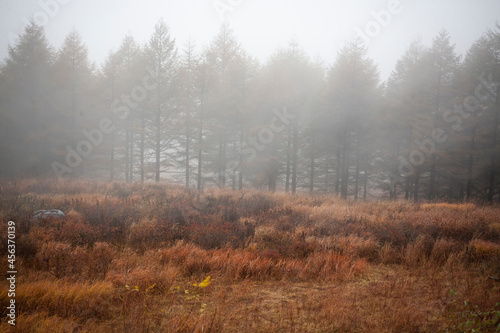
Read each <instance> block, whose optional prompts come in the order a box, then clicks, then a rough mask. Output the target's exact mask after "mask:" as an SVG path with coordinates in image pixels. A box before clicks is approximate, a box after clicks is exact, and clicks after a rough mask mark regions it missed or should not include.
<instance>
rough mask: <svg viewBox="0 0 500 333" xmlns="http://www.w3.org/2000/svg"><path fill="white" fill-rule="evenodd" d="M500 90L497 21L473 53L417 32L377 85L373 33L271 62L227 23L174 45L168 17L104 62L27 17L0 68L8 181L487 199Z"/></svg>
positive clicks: (2, 169)
mask: <svg viewBox="0 0 500 333" xmlns="http://www.w3.org/2000/svg"><path fill="white" fill-rule="evenodd" d="M499 80H500V28H499V27H498V26H496V27H492V29H491V30H490V31H486V32H484V35H483V36H482V37H480V38H479V39H477V41H476V42H474V43H473V45H471V46H470V48H469V50H468V51H467V53H466V54H458V53H457V52H456V51H455V46H454V43H453V36H450V34H449V33H448V32H447V31H446V30H441V31H439V32H436V35H435V37H434V39H433V41H432V44H431V45H424V44H423V43H422V42H421V40H420V39H419V38H415V39H414V40H413V41H412V42H411V45H410V46H409V48H408V49H407V50H406V52H405V53H404V54H403V55H402V56H401V58H400V59H399V61H398V62H397V64H396V66H395V68H394V69H393V70H392V72H391V74H390V76H389V78H388V79H387V81H386V82H381V80H380V78H379V74H378V69H377V63H376V59H375V60H372V59H370V58H369V57H368V56H367V54H366V47H365V46H364V44H363V40H362V39H355V40H352V41H350V42H347V43H345V45H343V46H342V47H341V48H340V51H339V52H338V55H337V57H336V58H335V59H328V63H323V62H321V61H315V60H312V59H310V58H309V57H308V56H307V55H306V53H305V52H304V51H303V49H302V48H301V45H300V44H299V43H298V42H296V41H295V40H291V41H290V42H289V43H288V46H286V47H284V48H281V49H277V50H276V51H275V52H274V54H273V55H272V56H271V57H270V58H269V59H268V60H267V61H266V62H265V63H260V62H259V61H257V60H256V58H253V57H252V55H251V54H248V53H247V52H245V50H244V49H242V47H241V46H240V44H239V42H238V40H237V38H236V37H235V35H234V33H233V31H232V29H231V27H230V26H229V25H228V24H223V25H222V26H221V27H220V30H219V32H218V34H217V35H216V36H214V37H213V39H212V41H211V42H210V43H209V44H208V45H201V46H199V45H195V42H194V41H193V42H190V43H188V44H186V45H177V44H176V40H175V36H172V35H171V33H170V32H169V28H168V26H167V24H166V23H165V22H164V21H163V20H160V21H159V22H158V23H157V24H156V26H155V28H154V31H153V33H152V35H151V36H150V39H149V42H147V43H146V44H144V45H140V44H138V43H137V42H136V41H135V40H134V39H133V38H132V37H131V36H126V37H124V39H123V41H122V43H121V46H120V47H119V48H118V49H117V50H113V51H109V55H108V57H107V59H106V60H105V61H104V63H102V64H95V63H94V62H93V61H92V60H91V59H89V57H88V50H87V48H86V44H85V41H84V40H82V38H81V36H80V34H79V32H78V31H76V30H73V31H71V32H70V33H69V34H68V35H67V36H66V38H65V40H64V42H63V44H62V45H61V47H60V48H59V49H54V47H52V46H51V45H50V43H49V41H48V40H47V38H46V37H45V33H44V29H43V27H41V26H39V25H37V24H36V23H34V22H33V21H32V22H31V23H30V24H29V25H27V26H26V27H25V30H24V32H23V33H22V34H21V35H20V36H19V38H18V40H17V42H16V43H15V44H13V45H10V46H9V51H8V57H7V58H6V59H4V61H3V63H2V64H1V67H0V127H1V128H0V133H1V141H0V152H1V153H0V154H1V156H2V158H1V161H0V176H1V177H7V178H10V177H22V176H44V177H58V178H59V179H66V178H97V179H103V180H111V181H113V180H123V181H127V182H136V181H140V182H146V181H156V182H159V181H166V182H169V183H176V184H182V185H183V186H186V187H189V188H197V189H203V188H211V187H220V188H224V187H228V188H232V189H243V188H251V189H262V190H269V191H286V192H291V193H295V192H296V191H311V192H325V193H335V194H337V195H340V196H341V197H342V198H354V199H371V198H384V197H385V198H406V199H412V200H419V199H429V200H430V199H452V200H456V199H480V200H485V201H486V200H487V201H490V202H491V201H495V200H500V167H498V164H499V163H500V147H499V145H498V142H497V141H498V123H499V119H498V118H499V112H500V101H499V98H498V94H497V93H496V90H497V85H496V82H497V81H499Z"/></svg>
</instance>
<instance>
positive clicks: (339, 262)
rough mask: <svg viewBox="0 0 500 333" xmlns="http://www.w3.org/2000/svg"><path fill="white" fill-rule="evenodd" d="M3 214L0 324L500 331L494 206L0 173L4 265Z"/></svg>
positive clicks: (498, 231) (5, 327)
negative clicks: (11, 293)
mask: <svg viewBox="0 0 500 333" xmlns="http://www.w3.org/2000/svg"><path fill="white" fill-rule="evenodd" d="M51 208H56V209H61V210H62V211H64V212H65V213H66V217H65V218H61V219H57V220H41V221H34V220H32V219H30V217H31V215H32V214H33V212H34V211H35V210H38V209H51ZM9 220H13V221H15V222H16V267H17V270H18V275H17V280H16V306H17V310H18V313H17V315H18V316H17V318H16V326H15V330H14V328H13V327H11V325H9V324H8V323H7V316H6V315H7V310H6V307H7V305H8V302H9V299H10V298H9V297H8V293H7V289H8V284H7V281H6V279H2V281H1V282H0V286H1V290H0V303H1V308H2V320H1V322H0V331H1V332H9V331H10V330H12V331H13V332H14V331H16V332H106V333H109V332H266V333H269V332H499V331H500V282H498V281H496V280H495V278H498V277H500V207H499V206H486V205H481V204H477V203H453V204H450V203H419V204H414V203H409V202H403V201H392V202H390V201H380V202H353V201H343V200H340V199H338V198H337V197H334V196H331V195H314V196H310V195H293V196H292V195H288V194H283V193H276V194H271V193H263V192H253V191H243V192H236V191H230V190H205V191H204V192H202V193H198V192H189V191H186V190H184V189H181V188H178V187H172V186H166V185H152V184H148V185H141V184H130V185H128V184H123V183H103V182H95V181H83V180H81V181H68V182H57V181H51V180H32V179H28V180H20V181H15V182H14V181H2V182H0V222H1V223H0V224H1V226H0V229H1V233H0V235H1V245H0V249H1V263H2V265H1V267H2V269H3V270H4V271H5V272H6V271H7V270H8V269H7V265H8V263H7V222H8V221H9Z"/></svg>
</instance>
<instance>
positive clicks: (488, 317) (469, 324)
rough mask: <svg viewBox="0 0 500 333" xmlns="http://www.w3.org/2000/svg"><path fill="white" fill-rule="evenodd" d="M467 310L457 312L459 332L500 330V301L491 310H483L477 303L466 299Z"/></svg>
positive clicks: (472, 332)
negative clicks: (471, 302)
mask: <svg viewBox="0 0 500 333" xmlns="http://www.w3.org/2000/svg"><path fill="white" fill-rule="evenodd" d="M464 306H465V310H464V311H462V312H459V313H457V315H458V316H459V318H460V321H461V322H460V324H458V326H457V327H456V329H457V331H458V332H471V333H474V332H500V302H499V303H497V304H495V306H494V307H493V309H491V310H489V311H481V310H480V309H479V307H478V306H477V305H472V304H469V303H468V302H467V301H464Z"/></svg>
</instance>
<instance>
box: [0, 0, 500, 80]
mask: <svg viewBox="0 0 500 333" xmlns="http://www.w3.org/2000/svg"><path fill="white" fill-rule="evenodd" d="M216 8H219V12H218V11H217V9H216ZM224 9H226V11H225V12H224V13H223V15H220V14H221V11H223V10H224ZM390 10H391V11H392V12H393V14H391V15H390V17H388V16H387V15H384V13H387V12H389V13H390ZM381 11H382V12H381ZM374 13H379V14H380V17H379V20H380V21H381V23H377V20H376V18H375V16H376V15H374ZM32 16H34V18H35V19H36V20H38V22H40V23H42V24H43V25H44V26H45V29H46V33H47V37H48V39H49V41H50V42H51V44H52V45H53V46H54V47H56V48H58V47H59V46H60V45H61V42H62V41H63V39H64V37H65V36H66V35H67V34H68V33H69V32H70V31H71V29H72V28H76V30H78V31H79V32H80V33H81V34H82V36H83V39H84V41H85V43H86V44H87V47H88V49H89V55H90V58H91V60H93V61H95V62H96V64H97V65H101V64H102V62H103V60H104V59H105V57H106V56H107V54H108V52H109V51H110V50H116V49H117V48H118V46H119V45H120V43H121V41H122V39H123V37H125V35H127V34H131V35H132V36H134V37H135V38H136V40H137V41H138V42H140V43H145V42H147V40H148V39H149V37H150V36H151V34H152V32H153V28H154V25H155V23H156V22H157V21H158V20H159V19H160V17H163V18H164V19H165V21H166V23H167V25H168V26H169V27H170V30H171V34H172V36H173V37H174V38H176V40H177V46H178V48H179V49H182V48H183V47H184V45H185V44H186V42H187V41H188V40H189V39H191V40H193V41H194V42H195V43H196V45H197V46H198V47H199V48H201V47H203V46H205V45H207V44H208V43H209V42H210V40H211V39H212V38H213V37H214V36H215V35H216V33H217V31H218V29H219V26H220V25H221V24H222V22H223V19H226V20H227V21H228V22H229V23H230V25H231V27H232V28H233V30H234V32H235V34H236V36H237V37H238V40H239V41H240V42H241V45H242V47H243V48H244V49H245V50H246V51H247V52H248V53H249V54H251V55H253V56H255V57H257V58H258V59H259V60H261V61H262V62H265V61H266V59H267V58H268V57H269V56H270V55H271V54H272V53H273V52H274V51H275V50H276V48H277V47H283V46H286V45H287V44H288V42H289V41H290V39H291V38H295V39H297V40H298V41H299V43H300V44H301V45H302V47H303V48H304V49H305V50H306V52H307V53H308V54H309V55H310V56H311V58H312V59H313V60H314V59H318V58H319V59H321V60H323V62H324V63H325V64H331V63H332V62H333V61H334V59H335V57H336V54H337V51H338V50H339V49H340V47H341V46H342V45H343V43H345V42H348V41H349V40H351V39H352V38H354V37H355V36H357V35H358V34H359V31H361V32H362V33H364V34H365V35H366V36H368V35H371V36H372V37H365V38H369V39H368V41H369V45H368V50H369V55H370V56H371V57H372V58H373V59H374V60H375V62H376V63H377V64H378V65H379V69H380V72H381V77H382V79H386V78H387V76H388V75H389V73H390V71H391V70H392V69H393V67H394V65H395V63H396V61H397V59H398V58H399V57H400V56H401V55H402V53H403V52H404V51H405V49H406V48H407V47H408V45H409V42H410V41H411V40H412V39H413V38H414V37H415V36H417V35H418V34H420V35H421V36H422V38H423V41H424V42H425V43H426V44H427V45H430V43H431V41H432V38H433V37H434V36H435V35H436V34H437V32H438V31H439V30H440V29H442V28H445V29H447V30H448V31H449V32H450V34H451V37H452V39H453V42H454V43H456V46H457V51H458V52H459V53H464V52H465V51H466V50H467V49H468V48H469V46H470V45H471V44H472V43H473V42H474V41H475V40H476V39H477V38H478V37H480V36H481V34H482V33H484V32H485V31H486V30H487V29H488V28H493V27H494V26H495V22H497V21H500V1H499V0H439V1H437V0H399V1H398V0H358V1H348V0H328V1H327V0H308V1H305V0H288V1H287V0H141V1H139V0H100V1H98V0H23V1H19V0H0V58H1V59H4V58H5V57H6V55H7V45H8V44H9V43H10V42H11V41H12V37H13V36H15V35H17V34H19V33H21V32H22V31H23V28H24V25H25V22H26V20H27V19H28V18H30V17H32ZM370 29H371V30H370Z"/></svg>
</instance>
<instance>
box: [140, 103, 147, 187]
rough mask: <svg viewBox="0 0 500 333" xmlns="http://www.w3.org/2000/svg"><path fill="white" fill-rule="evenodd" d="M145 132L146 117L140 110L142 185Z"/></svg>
mask: <svg viewBox="0 0 500 333" xmlns="http://www.w3.org/2000/svg"><path fill="white" fill-rule="evenodd" d="M145 131H146V116H145V115H144V108H142V110H141V146H140V163H141V183H144V178H145V175H144V141H145V138H144V136H145Z"/></svg>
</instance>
